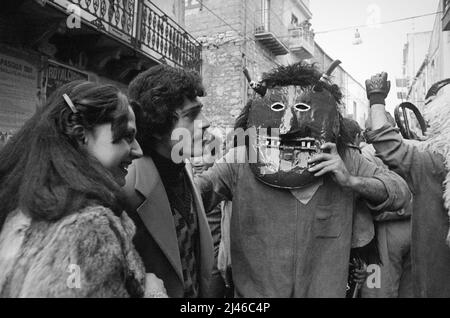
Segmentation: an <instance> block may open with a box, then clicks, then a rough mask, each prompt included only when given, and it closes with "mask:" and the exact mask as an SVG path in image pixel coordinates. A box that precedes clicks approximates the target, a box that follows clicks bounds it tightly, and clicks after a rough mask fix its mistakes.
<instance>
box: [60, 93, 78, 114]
mask: <svg viewBox="0 0 450 318" xmlns="http://www.w3.org/2000/svg"><path fill="white" fill-rule="evenodd" d="M63 98H64V100H65V101H66V104H67V106H69V107H70V109H71V110H72V112H73V113H74V114H76V113H78V110H77V109H76V108H75V105H74V104H73V103H72V100H71V99H70V98H69V96H67V94H63Z"/></svg>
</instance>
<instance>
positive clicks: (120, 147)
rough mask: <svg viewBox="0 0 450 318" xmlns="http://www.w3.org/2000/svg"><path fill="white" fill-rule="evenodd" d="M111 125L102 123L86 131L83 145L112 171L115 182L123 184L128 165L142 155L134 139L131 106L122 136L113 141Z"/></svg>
mask: <svg viewBox="0 0 450 318" xmlns="http://www.w3.org/2000/svg"><path fill="white" fill-rule="evenodd" d="M111 126H112V125H111V123H107V124H102V125H98V126H96V127H94V129H92V130H91V131H89V132H87V133H86V139H87V142H86V144H85V147H86V150H87V152H88V153H89V154H90V155H92V156H94V157H95V158H96V159H97V160H98V161H100V163H101V164H102V165H103V166H104V167H105V168H106V169H108V170H109V171H110V172H111V173H112V175H113V177H114V179H115V180H116V182H117V183H118V184H119V185H120V186H124V185H125V176H126V175H127V173H128V166H129V165H130V164H131V162H132V161H133V160H134V159H137V158H140V157H142V149H141V147H140V146H139V144H138V142H137V141H136V139H135V136H136V120H135V116H134V112H133V110H132V109H131V107H129V116H128V126H127V131H126V133H125V134H124V137H122V138H121V139H119V140H117V141H116V142H113V141H114V138H113V131H112V130H111Z"/></svg>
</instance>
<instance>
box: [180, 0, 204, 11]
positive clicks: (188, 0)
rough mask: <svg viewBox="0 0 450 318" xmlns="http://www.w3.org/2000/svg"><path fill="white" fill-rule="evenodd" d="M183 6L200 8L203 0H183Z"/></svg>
mask: <svg viewBox="0 0 450 318" xmlns="http://www.w3.org/2000/svg"><path fill="white" fill-rule="evenodd" d="M184 7H185V8H186V9H197V8H200V9H202V7H203V0H184Z"/></svg>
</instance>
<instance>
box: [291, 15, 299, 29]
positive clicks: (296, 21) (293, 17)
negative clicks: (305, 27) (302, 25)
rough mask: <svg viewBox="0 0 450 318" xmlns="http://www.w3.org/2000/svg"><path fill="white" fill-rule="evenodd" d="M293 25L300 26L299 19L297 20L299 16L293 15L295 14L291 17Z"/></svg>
mask: <svg viewBox="0 0 450 318" xmlns="http://www.w3.org/2000/svg"><path fill="white" fill-rule="evenodd" d="M291 24H292V25H293V26H298V18H297V16H296V15H295V14H293V13H292V16H291Z"/></svg>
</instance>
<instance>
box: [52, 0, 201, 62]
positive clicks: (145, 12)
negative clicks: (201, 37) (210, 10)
mask: <svg viewBox="0 0 450 318" xmlns="http://www.w3.org/2000/svg"><path fill="white" fill-rule="evenodd" d="M46 3H48V4H50V5H53V6H54V7H56V8H57V9H59V10H61V11H63V12H65V13H66V14H71V13H75V14H76V13H77V12H80V16H81V19H82V21H83V22H84V23H86V24H87V25H90V26H92V27H94V28H95V29H97V30H98V31H99V32H101V33H104V34H107V35H108V36H110V37H112V38H114V39H115V40H117V41H119V42H121V43H123V44H125V45H127V46H129V47H131V48H133V49H135V50H137V51H139V52H140V53H142V54H143V55H144V56H147V57H150V58H151V59H152V60H156V61H158V62H160V63H161V62H162V63H167V64H170V65H173V66H177V67H182V68H187V69H195V70H197V71H200V68H201V44H200V43H198V42H197V41H196V40H195V39H194V38H193V37H192V36H191V35H189V34H188V33H187V31H185V30H184V29H183V28H182V27H181V26H180V25H179V24H178V23H177V22H176V21H174V20H172V19H171V18H170V17H168V16H167V15H166V14H165V13H164V12H163V11H161V10H160V9H159V8H158V7H157V6H155V5H154V4H153V3H152V2H150V1H148V0H112V1H111V0H49V1H46ZM68 8H69V10H68ZM70 8H72V11H71V10H70ZM73 8H76V9H77V10H78V11H73Z"/></svg>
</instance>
